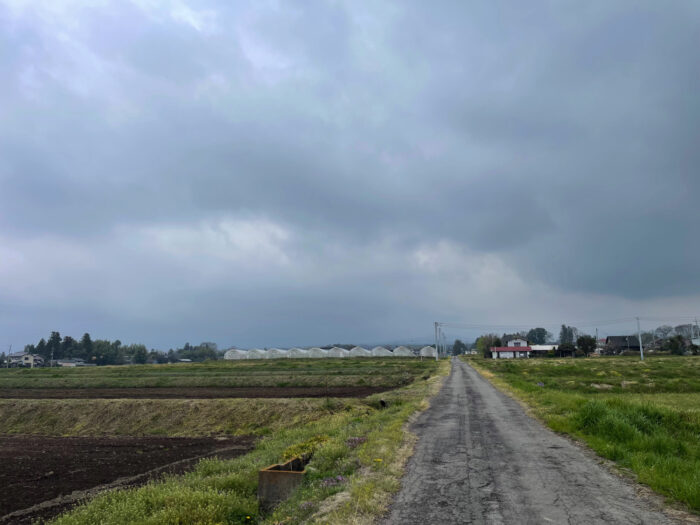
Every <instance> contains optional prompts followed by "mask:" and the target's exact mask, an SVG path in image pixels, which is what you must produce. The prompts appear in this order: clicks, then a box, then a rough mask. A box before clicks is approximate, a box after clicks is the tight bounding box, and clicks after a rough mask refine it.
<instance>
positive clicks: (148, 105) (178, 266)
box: [0, 1, 700, 345]
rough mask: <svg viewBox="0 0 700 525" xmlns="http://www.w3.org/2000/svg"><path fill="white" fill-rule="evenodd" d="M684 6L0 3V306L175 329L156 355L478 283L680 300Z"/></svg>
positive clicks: (689, 251) (683, 286)
mask: <svg viewBox="0 0 700 525" xmlns="http://www.w3.org/2000/svg"><path fill="white" fill-rule="evenodd" d="M699 14H700V8H699V7H698V4H697V3H695V2H691V1H688V2H674V3H673V4H664V5H661V4H659V3H657V2H615V3H610V2H590V3H586V4H580V3H570V4H564V3H555V4H551V3H549V2H540V3H538V2H528V3H514V2H476V3H474V2H472V3H463V2H450V3H447V2H446V3H443V4H442V5H440V6H428V5H427V4H424V3H422V2H416V3H413V4H401V6H400V7H397V6H395V5H389V4H377V3H375V4H371V5H370V6H360V5H357V4H356V3H347V4H343V3H327V2H308V3H304V4H298V5H293V6H292V5H288V4H281V5H276V6H275V5H263V4H261V3H257V2H253V3H250V4H249V5H246V4H242V3H241V4H236V5H235V6H232V5H231V4H229V3H225V2H224V3H218V2H196V3H195V2H192V3H191V4H188V3H186V2H180V1H172V2H164V3H162V4H160V5H156V4H154V3H150V2H146V3H140V2H133V3H126V2H118V3H116V2H115V3H113V4H110V3H107V4H106V5H103V6H94V5H91V4H89V3H86V4H85V5H81V4H80V2H65V3H64V2H46V3H42V2H27V3H25V2H21V1H12V2H4V3H3V2H0V72H1V73H2V76H3V78H4V79H5V81H4V83H3V86H2V87H0V184H1V185H2V191H1V193H0V221H1V227H2V234H3V241H4V243H5V244H6V251H7V254H9V255H6V257H5V260H6V262H5V265H4V266H0V271H2V272H3V279H4V280H5V281H8V280H11V281H12V283H11V284H10V283H8V282H6V283H5V284H6V286H3V291H0V294H1V295H0V297H1V298H2V300H3V301H14V300H18V298H19V300H20V301H21V303H22V306H21V309H22V311H26V312H27V317H31V312H33V311H34V312H36V319H38V320H39V321H38V322H39V324H41V325H42V330H44V329H45V328H44V327H45V326H49V325H51V324H52V322H53V323H59V322H60V323H69V321H68V320H67V319H78V320H85V319H88V320H90V322H89V323H88V322H87V321H86V323H87V324H91V325H93V326H100V327H102V329H103V330H104V331H106V332H109V331H110V327H114V326H119V330H122V331H124V332H125V333H132V334H134V337H137V336H138V337H143V338H145V339H149V340H151V341H157V339H158V338H157V337H156V336H155V331H156V330H158V331H159V330H160V329H161V327H166V326H168V323H169V319H170V320H174V322H177V320H182V319H187V320H188V322H187V323H186V324H185V325H183V326H184V327H183V328H182V330H183V333H178V334H173V335H172V337H171V338H170V339H169V344H175V343H174V342H172V341H173V340H174V339H178V338H181V337H184V336H185V332H186V331H187V330H190V331H192V330H194V331H195V332H196V333H201V334H203V335H202V338H206V335H204V334H212V335H214V334H215V335H216V337H219V338H220V340H221V341H224V340H226V337H229V336H230V337H234V335H235V334H234V333H233V332H236V331H238V332H241V333H242V332H245V333H246V334H260V331H261V330H263V328H262V327H263V326H266V325H265V322H262V321H261V319H262V318H266V319H269V318H273V319H275V324H276V328H275V329H273V330H271V332H270V333H269V334H266V335H265V337H267V339H266V340H267V341H275V343H276V344H280V345H282V344H283V341H282V340H283V339H284V338H290V339H294V341H293V342H292V343H291V344H294V343H295V342H296V343H298V344H302V343H303V342H305V341H310V342H315V341H314V340H313V334H320V333H323V334H328V337H329V338H330V339H332V337H331V334H333V333H337V334H348V335H347V336H348V337H351V335H352V334H353V333H357V334H360V333H369V334H372V335H371V336H370V337H369V338H370V339H371V338H372V337H374V336H375V335H376V337H382V336H385V335H386V334H387V333H388V332H387V330H389V328H387V327H388V326H390V327H391V333H395V332H396V331H400V330H401V325H402V323H403V324H408V325H412V324H414V322H418V320H419V319H423V317H425V316H428V317H432V316H435V315H438V313H439V312H440V311H441V310H440V309H441V308H447V306H444V307H443V306H440V304H441V302H440V301H439V300H435V301H434V300H433V299H429V300H428V299H426V301H427V302H421V301H411V300H408V301H407V296H408V297H410V296H411V295H413V296H416V295H418V294H421V293H427V294H428V295H429V294H430V293H431V292H429V291H430V290H435V289H442V288H443V287H446V288H447V289H451V290H452V292H451V293H455V294H457V293H458V292H459V293H460V294H461V295H463V296H469V297H474V294H475V293H477V292H475V289H477V288H478V289H479V290H481V288H480V286H481V284H483V283H478V282H476V281H474V280H473V279H472V278H470V277H469V276H473V275H482V273H481V272H482V271H486V270H484V268H492V269H493V268H497V270H494V271H496V273H497V274H489V273H488V272H487V274H485V275H487V276H486V277H483V278H484V279H487V280H490V281H493V282H494V283H501V284H498V285H496V284H494V287H495V291H490V292H488V293H489V294H495V295H498V294H504V293H506V290H508V289H513V287H514V286H516V284H514V283H515V282H516V281H514V279H520V281H521V282H522V283H527V285H525V284H523V286H524V287H525V288H523V292H522V293H523V294H525V295H526V294H527V292H526V291H525V290H526V289H527V286H531V287H533V289H534V288H537V287H540V288H546V289H552V290H554V291H553V292H552V295H551V298H554V300H556V299H557V297H563V295H561V294H569V293H582V294H602V295H605V296H608V297H609V298H611V300H612V299H614V300H616V301H617V300H620V301H624V300H628V299H629V300H638V299H644V300H646V301H651V302H650V303H645V304H647V306H648V307H650V308H653V307H654V303H653V301H654V300H661V299H664V300H666V299H668V298H674V297H683V296H697V294H698V293H700V290H698V285H697V279H696V278H695V276H694V272H695V269H696V268H697V267H698V265H699V264H700V247H699V246H698V243H697V242H695V240H696V239H697V233H696V232H695V231H694V227H693V225H697V224H698V223H699V221H700V208H699V207H698V206H697V195H698V191H699V190H700V175H699V174H698V167H699V166H700V153H699V152H698V148H697V146H696V145H697V144H698V143H699V142H700V129H699V127H700V124H699V123H700V104H698V102H697V100H698V99H697V97H696V95H695V86H697V85H698V84H700V62H698V61H697V60H696V56H695V55H696V52H695V50H696V49H697V47H698V43H699V42H698V37H697V31H696V28H695V24H694V21H695V20H697V16H698V15H699ZM47 243H48V244H50V245H51V246H52V247H53V248H54V249H55V250H56V251H57V252H58V254H57V255H58V256H60V255H61V254H63V257H64V259H70V258H71V257H72V258H74V261H73V263H72V265H68V266H66V267H62V266H60V265H53V266H52V267H48V266H47V265H49V264H50V262H49V260H50V257H46V258H44V257H45V256H44V255H43V253H42V248H41V246H45V245H46V244H47ZM439 243H446V244H442V245H440V244H439ZM439 246H443V247H445V246H447V248H444V250H446V251H444V253H443V252H440V248H439ZM436 247H437V248H436ZM431 250H432V251H433V252H436V250H437V252H439V253H443V258H444V260H442V261H438V262H435V261H433V260H432V259H430V258H426V257H427V256H426V253H428V252H430V251H431ZM197 251H200V252H202V253H206V254H208V255H207V256H208V257H209V261H208V262H207V263H206V264H205V267H206V268H205V269H203V268H202V267H200V265H201V262H199V263H198V262H196V258H194V257H192V256H191V255H192V253H194V252H197ZM265 257H268V258H272V259H275V260H276V261H281V262H280V264H282V266H276V264H277V263H276V262H269V261H267V260H266V259H265ZM494 257H495V259H494ZM105 258H109V259H110V263H109V264H106V265H104V266H102V265H101V263H100V261H103V260H104V259H105ZM359 258H363V261H362V262H361V263H358V262H353V261H357V260H358V259H359ZM71 260H73V259H71ZM249 260H254V261H256V262H255V264H249V263H247V262H246V261H249ZM217 261H218V262H217ZM231 261H233V262H231ZM353 265H354V266H356V267H355V268H353ZM396 265H402V270H401V271H399V270H398V269H397V266H396ZM440 265H443V266H440ZM58 266H60V267H58ZM357 267H359V269H358V268H357ZM76 268H78V269H79V268H82V271H79V270H78V269H76ZM441 268H442V269H441ZM445 268H450V270H449V271H448V270H445ZM452 268H456V270H454V271H453V270H451V269H452ZM459 268H462V270H461V271H460V270H459ZM450 272H453V273H450ZM511 273H512V275H511ZM37 274H39V275H45V276H47V277H46V279H45V281H41V280H40V279H39V278H38V277H37ZM319 275H322V276H323V279H321V280H320V281H319V280H318V279H320V277H319ZM448 281H449V282H448ZM110 283H111V284H110ZM181 283H187V285H186V286H181V285H180V284H181ZM455 283H461V284H455ZM460 286H463V287H464V288H460ZM499 286H503V288H498V287H499ZM35 290H41V294H44V295H41V297H37V299H36V301H34V302H33V301H32V299H31V297H32V295H33V293H34V291H35ZM47 290H50V291H47ZM222 290H223V291H224V292H222ZM358 290H362V293H361V294H358V293H357V291H358ZM96 291H99V292H100V293H101V294H103V295H102V296H101V297H99V298H97V297H96V295H97V294H96V293H95V292H96ZM129 292H131V293H132V294H133V296H134V297H137V298H139V299H138V300H140V301H142V304H143V305H144V307H143V309H141V308H135V309H134V311H135V312H138V315H136V314H133V315H132V314H129V309H130V308H133V305H131V304H130V301H129ZM478 293H482V294H487V292H486V291H484V290H481V291H480V292H478ZM81 294H82V295H81ZM404 294H405V296H404ZM557 294H560V295H557ZM62 295H63V296H65V295H71V296H76V295H77V296H76V297H73V299H72V302H71V305H70V308H68V307H66V305H65V304H62V303H61V300H60V299H58V298H59V297H61V296H62ZM232 297H234V298H235V300H234V301H233V302H232V300H231V298H232ZM482 299H483V298H482ZM207 302H209V303H210V304H211V306H212V309H213V310H215V311H216V312H217V313H216V314H214V315H209V316H204V315H200V314H199V313H197V312H198V311H199V310H197V311H195V310H196V309H195V308H194V307H192V306H190V307H188V306H187V305H188V304H203V303H207ZM179 303H182V305H181V306H178V304H179ZM273 303H274V306H273ZM333 304H335V306H336V308H335V309H333V308H332V305H333ZM479 304H481V305H483V307H484V308H486V310H487V311H491V310H493V311H492V312H491V313H482V314H481V315H483V316H484V317H487V316H489V315H497V311H498V305H499V304H500V303H499V300H497V299H496V300H493V301H492V302H490V303H489V302H488V301H487V300H483V301H482V300H480V301H479ZM684 304H687V303H684ZM52 305H53V306H52ZM243 305H247V306H243ZM488 305H491V306H488ZM290 308H291V309H294V314H293V315H291V314H290V317H289V319H288V320H286V321H285V316H286V315H287V314H285V312H288V311H289V310H290ZM452 308H455V307H452ZM457 308H458V307H457ZM489 308H490V309H491V310H489ZM611 308H612V307H611ZM58 310H61V313H60V315H59V313H57V312H58ZM160 310H162V311H161V313H162V316H159V315H156V314H152V313H153V312H157V311H160ZM436 310H437V312H438V313H436ZM52 311H53V312H54V314H53V315H52V314H50V312H52ZM47 312H48V313H47ZM67 312H70V315H69V314H68V313H67ZM88 312H90V313H88ZM95 312H100V314H99V315H100V316H101V317H99V319H97V318H95V317H94V315H95ZM149 312H151V313H149ZM330 312H336V314H337V315H336V314H333V315H332V314H331V313H330ZM397 312H403V313H402V314H401V315H399V314H397ZM452 312H454V309H453V310H452ZM334 315H335V316H334ZM457 315H459V314H457ZM139 316H140V317H139ZM144 316H145V317H144ZM229 317H233V318H235V322H234V328H232V331H233V332H232V333H231V334H229V332H228V331H227V330H229V328H228V323H227V322H226V319H227V318H229ZM319 318H321V319H325V322H324V323H322V324H323V329H321V328H319V326H318V323H315V321H314V320H317V319H319ZM100 319H101V321H100ZM139 319H140V320H139ZM144 319H145V320H144ZM377 319H380V320H381V319H383V320H384V321H385V324H382V322H381V321H379V322H377ZM348 320H350V321H348ZM16 322H18V321H16V320H15V321H12V323H10V325H9V326H8V329H13V328H12V326H15V324H14V323H16ZM171 322H172V321H171ZM149 323H150V324H149ZM285 323H287V324H285ZM348 323H349V324H350V325H352V327H354V328H351V329H348V328H347V326H348ZM20 324H21V325H22V327H21V328H16V331H17V332H18V333H22V334H26V333H33V332H32V330H31V328H30V326H35V325H36V321H35V320H32V322H22V323H20ZM69 324H70V323H69ZM77 325H80V326H82V325H83V323H80V322H77V323H76V326H77ZM382 326H383V327H384V328H381V327H382ZM149 327H151V328H149ZM154 327H159V328H157V329H156V328H154ZM246 327H247V328H246ZM76 329H77V328H76ZM353 330H355V331H353ZM227 334H229V335H227ZM115 336H116V335H115ZM324 337H325V335H324ZM121 338H122V339H126V336H122V337H121ZM245 338H248V339H247V340H250V341H253V340H254V339H255V337H253V336H252V335H250V336H249V335H246V336H245ZM264 342H265V341H262V340H260V339H258V340H257V344H264ZM154 344H155V343H154Z"/></svg>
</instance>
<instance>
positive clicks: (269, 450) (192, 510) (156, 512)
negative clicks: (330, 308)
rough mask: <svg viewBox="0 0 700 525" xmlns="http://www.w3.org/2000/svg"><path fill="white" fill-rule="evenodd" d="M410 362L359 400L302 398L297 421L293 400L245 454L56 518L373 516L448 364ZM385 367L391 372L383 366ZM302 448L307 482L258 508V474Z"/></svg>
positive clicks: (384, 502) (341, 519)
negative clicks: (403, 378) (403, 376)
mask: <svg viewBox="0 0 700 525" xmlns="http://www.w3.org/2000/svg"><path fill="white" fill-rule="evenodd" d="M358 361H359V360H358ZM344 364H345V365H346V364H349V363H344ZM411 368H415V370H419V369H420V373H416V374H414V376H413V377H415V380H414V381H413V382H412V383H410V384H408V385H406V386H403V387H402V388H399V389H396V390H393V391H390V392H385V393H383V394H376V395H373V396H369V397H367V398H365V399H362V400H346V399H343V400H338V399H326V400H318V403H317V400H304V402H309V403H310V405H307V408H308V409H309V410H310V412H309V414H307V415H305V416H303V418H302V419H298V417H299V416H298V414H297V419H295V413H294V410H295V406H294V404H291V405H290V406H288V407H287V409H288V413H287V417H286V418H283V419H278V421H280V423H281V424H280V425H279V426H278V427H277V428H275V429H274V431H272V432H269V431H268V432H263V433H264V434H265V437H263V438H262V439H261V440H260V441H259V442H258V445H257V447H256V449H255V450H254V451H253V452H251V453H249V454H247V455H246V456H243V457H241V458H237V459H233V460H227V461H221V460H216V459H211V460H203V461H201V462H200V463H199V464H198V466H197V467H196V469H195V470H194V471H193V472H191V473H189V474H186V475H184V476H177V477H170V478H166V479H165V480H163V481H160V482H154V483H150V484H148V485H145V486H143V487H140V488H136V489H129V490H121V491H114V492H109V493H106V494H104V495H101V496H98V497H97V498H95V499H93V500H92V501H90V502H88V503H87V504H85V505H84V506H81V507H79V508H77V509H75V510H73V511H71V512H69V513H68V514H66V515H63V516H61V517H59V518H57V519H56V520H55V523H57V524H61V525H86V524H94V523H100V524H111V523H114V524H117V523H119V524H121V523H129V522H131V523H144V524H151V525H157V524H172V523H192V524H215V523H261V524H263V523H264V524H282V523H284V524H292V523H300V522H309V523H328V524H331V523H333V524H335V523H369V522H372V521H373V520H374V518H375V517H377V516H379V515H380V514H381V513H382V512H384V511H385V510H386V508H387V506H388V503H389V501H390V497H391V495H392V494H393V493H394V492H396V491H397V490H398V488H399V480H400V477H401V475H402V471H403V466H404V463H405V461H406V459H407V457H408V455H409V454H410V451H411V449H412V445H413V439H414V438H413V437H412V436H411V434H409V433H408V432H407V430H406V423H407V422H408V420H409V418H410V417H411V415H412V414H414V413H415V412H416V411H417V410H420V409H425V408H427V405H428V398H429V397H430V396H432V395H433V394H435V393H436V392H437V390H438V388H439V386H440V384H441V381H442V379H443V377H444V376H445V375H446V374H447V372H448V370H449V363H448V361H447V360H443V361H441V362H440V363H439V364H435V362H434V361H423V362H421V361H413V365H412V367H411ZM384 373H394V370H393V368H391V367H387V368H386V369H384ZM381 400H383V401H384V403H381ZM233 401H240V402H247V403H250V404H251V406H257V405H258V403H260V402H261V401H262V402H263V403H266V402H268V401H275V400H233ZM292 401H294V402H297V401H300V402H301V400H292ZM207 402H210V400H207ZM383 405H386V406H385V407H384V406H383ZM312 414H316V416H314V415H312ZM253 415H254V413H251V417H252V416H253ZM298 451H302V452H313V455H312V457H311V461H310V463H309V464H308V466H307V475H306V478H305V481H304V484H303V485H302V487H301V488H300V489H299V490H298V491H297V492H296V493H295V494H294V495H293V496H292V498H291V499H290V500H288V501H286V502H285V503H283V504H281V505H280V506H279V507H278V508H276V509H275V510H274V512H273V513H271V514H269V515H261V514H260V513H259V512H258V505H257V500H256V490H257V471H258V470H259V469H260V468H263V467H266V466H268V465H270V464H273V463H279V462H281V461H283V460H284V459H285V458H287V457H289V456H290V455H293V454H294V453H295V452H298Z"/></svg>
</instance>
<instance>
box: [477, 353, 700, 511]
mask: <svg viewBox="0 0 700 525" xmlns="http://www.w3.org/2000/svg"><path fill="white" fill-rule="evenodd" d="M670 359H671V361H670V360H668V359H658V360H655V359H648V360H646V361H645V362H644V363H639V361H633V360H631V359H624V358H608V359H578V360H574V361H573V362H572V360H571V359H568V360H561V359H556V360H549V359H536V360H535V359H531V360H522V361H506V360H484V359H481V358H469V359H467V361H468V362H469V363H470V364H472V365H473V366H474V367H475V368H477V369H478V370H479V371H480V372H481V373H482V375H484V376H485V377H487V378H489V379H490V380H492V381H493V382H494V383H495V384H497V385H498V386H500V387H502V388H505V389H507V390H509V391H510V392H511V393H513V394H514V395H515V396H516V397H517V398H519V399H520V400H522V401H524V402H525V403H526V404H527V405H529V406H530V407H531V408H532V409H533V411H534V414H535V415H536V416H537V417H539V418H540V419H542V420H543V421H544V422H545V423H546V424H547V425H548V426H549V427H550V428H552V429H553V430H555V431H558V432H562V433H566V434H569V435H572V436H575V437H576V438H578V439H580V440H582V441H584V442H585V443H586V444H588V445H589V446H590V447H591V448H592V449H593V450H595V451H596V452H597V453H598V454H599V455H601V456H603V457H605V458H608V459H611V460H613V461H615V462H616V463H617V464H618V465H620V466H622V467H624V468H626V469H629V470H630V471H631V472H633V473H634V474H635V475H636V477H637V479H638V480H639V481H640V482H642V483H644V484H646V485H648V486H650V487H651V488H653V489H654V490H656V491H658V492H660V493H662V494H664V495H666V496H669V497H670V498H672V499H674V500H676V501H679V502H682V503H684V504H686V505H687V506H688V507H689V508H690V509H692V510H693V511H695V512H698V511H700V440H699V439H698V436H700V410H699V409H698V405H697V404H696V403H697V401H698V400H699V399H698V394H697V393H696V391H695V387H696V383H700V376H699V377H695V376H694V375H693V374H692V373H688V370H691V371H695V374H697V373H698V370H699V369H698V363H700V360H699V359H698V358H693V357H686V358H670ZM674 370H677V371H678V372H679V374H678V376H679V377H676V376H675V374H674ZM643 376H646V377H647V378H649V377H652V378H653V380H651V381H647V383H653V389H652V386H651V385H649V384H646V385H645V386H644V387H643V389H644V391H645V392H646V393H644V394H641V393H639V392H638V390H639V388H633V385H635V384H639V383H640V381H641V380H643V379H642V377H643ZM679 378H681V380H679ZM605 381H607V382H605ZM601 384H610V385H614V386H612V387H611V388H605V387H604V388H601V387H600V386H599V385H601ZM591 385H596V386H591Z"/></svg>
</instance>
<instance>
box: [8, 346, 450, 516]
mask: <svg viewBox="0 0 700 525" xmlns="http://www.w3.org/2000/svg"><path fill="white" fill-rule="evenodd" d="M447 365H448V363H447V360H443V361H441V362H440V363H436V362H435V361H433V360H425V361H420V360H418V359H411V358H404V359H402V358H388V359H386V358H384V359H372V358H363V359H362V358H361V359H324V360H309V359H304V360H295V359H285V360H270V361H243V362H214V363H203V364H177V365H141V366H128V367H126V366H124V367H94V368H82V369H80V368H79V369H60V370H58V369H34V370H26V369H25V370H17V369H14V370H13V369H10V370H0V397H5V399H0V448H2V449H3V450H5V452H4V454H5V455H4V456H3V457H2V458H0V460H2V461H3V465H5V466H6V467H7V468H5V469H4V470H3V472H2V473H0V485H2V486H4V487H6V488H7V489H8V490H6V491H5V492H6V493H7V494H13V497H12V498H9V497H8V498H6V499H0V523H31V522H32V521H33V520H36V519H37V518H40V519H41V518H45V519H53V520H54V521H55V522H56V523H60V524H88V523H90V524H91V523H101V524H102V523H105V524H108V523H129V522H132V523H151V524H161V523H162V524H165V523H168V524H169V523H202V524H214V523H298V522H301V521H303V520H307V521H310V522H316V523H341V522H342V523H349V522H353V521H356V520H365V521H367V520H371V518H372V517H373V516H375V515H377V513H379V512H381V511H382V510H383V509H384V508H385V506H386V505H387V502H388V500H389V497H390V495H391V494H392V493H393V492H394V491H395V490H397V489H398V479H399V477H400V474H401V468H402V465H403V462H404V461H405V458H406V456H407V453H408V450H410V446H411V440H410V435H409V434H407V433H406V432H405V430H404V425H405V423H406V421H407V420H408V418H409V416H410V415H411V414H413V413H414V412H415V411H416V410H418V409H421V408H425V407H426V406H427V401H426V400H427V398H428V397H429V396H430V395H432V394H433V393H434V392H435V391H436V389H437V387H438V386H439V384H440V381H441V379H442V377H443V376H444V375H445V374H446V373H447V369H448V366H447ZM76 391H79V392H82V393H83V394H87V395H81V396H74V395H73V394H74V393H75V392H76ZM105 391H110V392H117V393H118V394H119V395H120V396H123V397H120V398H111V396H106V397H107V398H101V399H94V398H92V394H95V393H96V394H97V397H100V393H103V392H105ZM201 391H208V392H210V393H211V392H213V394H211V395H210V396H209V395H208V396H205V398H201V397H199V398H198V396H197V393H198V392H201ZM229 391H230V392H233V393H232V394H229ZM130 392H137V394H136V395H133V396H132V395H130ZM163 392H176V394H177V395H176V396H175V397H174V398H163V396H162V395H161V394H162V393H163ZM336 392H341V394H340V395H341V396H343V397H336V396H335V395H334V393H336ZM373 392H376V393H373ZM8 393H9V394H8ZM63 393H67V394H68V395H69V397H72V398H60V397H56V396H57V395H59V396H60V395H63ZM310 393H311V394H313V395H315V396H317V397H308V396H307V395H306V394H310ZM244 394H248V395H249V396H248V397H246V396H245V395H244ZM76 397H77V398H76ZM103 397H104V396H103ZM167 397H171V396H167ZM231 397H235V398H237V399H231ZM380 399H381V400H383V401H384V402H385V403H384V404H385V405H386V407H384V406H382V405H383V404H382V403H380ZM3 440H4V441H3ZM300 451H302V452H308V451H312V452H313V456H312V459H311V462H310V463H309V465H308V474H307V476H306V481H305V482H304V485H303V486H302V488H301V489H300V490H299V491H297V493H296V494H295V495H294V496H293V497H292V499H290V500H288V501H287V502H285V503H283V504H282V505H281V506H279V507H278V508H277V509H276V510H275V511H274V513H271V514H268V515H262V514H261V513H260V512H259V511H258V506H257V500H256V489H257V471H258V469H260V468H262V467H265V466H267V465H270V464H272V463H278V462H281V461H282V460H283V459H285V458H286V457H288V456H290V455H293V454H295V453H298V452H300ZM229 458H230V459H229ZM173 462H174V463H173ZM23 469H24V470H23ZM27 469H31V471H26V470H27ZM37 469H38V471H37ZM112 470H113V471H114V476H113V477H112V478H110V477H109V475H108V474H109V473H110V471H112ZM75 472H78V474H76V473H75ZM81 473H82V474H81ZM129 475H134V479H133V480H132V481H131V482H129V483H127V484H126V485H123V486H119V487H116V488H117V489H118V490H114V489H115V487H112V486H111V485H110V482H111V481H112V480H113V479H116V478H120V479H123V478H124V476H129ZM81 476H82V477H83V478H85V479H81ZM5 478H6V479H5ZM30 478H31V480H32V483H29V482H28V481H27V480H29V479H30ZM74 478H75V479H74ZM32 484H33V485H32ZM22 486H25V488H26V487H27V486H32V487H33V488H32V490H26V491H25V492H28V493H29V494H28V495H26V497H25V498H17V493H18V491H21V487H22ZM95 487H98V489H99V490H93V489H94V488H95ZM123 487H131V488H123ZM104 488H109V489H110V490H107V491H104V490H102V489H104ZM66 489H68V490H69V491H70V490H75V491H77V492H75V493H74V494H73V496H76V495H77V496H76V497H73V496H71V497H66V496H65V494H66ZM81 491H87V492H86V493H84V494H83V492H81ZM100 491H101V492H102V494H100V495H95V493H96V492H100ZM32 497H33V498H34V500H31V498H32ZM83 497H84V498H86V503H85V504H84V505H81V506H78V507H75V505H76V503H78V502H80V501H82V499H83ZM46 500H52V501H51V503H50V504H49V505H48V506H46V505H45V506H46V508H43V507H42V508H41V509H33V510H31V511H26V509H28V508H29V507H30V506H31V505H34V504H37V503H40V502H41V501H46ZM20 502H21V504H20ZM71 508H72V510H69V509H71ZM66 511H68V512H67V513H66V514H63V515H61V516H59V517H56V515H57V514H58V513H60V512H66Z"/></svg>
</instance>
